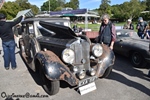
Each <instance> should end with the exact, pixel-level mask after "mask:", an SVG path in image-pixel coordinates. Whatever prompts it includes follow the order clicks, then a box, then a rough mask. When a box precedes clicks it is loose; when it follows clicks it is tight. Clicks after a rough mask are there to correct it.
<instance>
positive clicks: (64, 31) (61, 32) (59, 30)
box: [39, 21, 77, 39]
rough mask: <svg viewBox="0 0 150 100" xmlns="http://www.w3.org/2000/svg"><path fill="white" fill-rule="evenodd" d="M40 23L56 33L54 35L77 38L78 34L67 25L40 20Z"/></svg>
mask: <svg viewBox="0 0 150 100" xmlns="http://www.w3.org/2000/svg"><path fill="white" fill-rule="evenodd" d="M39 24H40V25H41V26H42V27H44V28H46V29H48V30H50V31H53V32H55V33H56V35H55V36H54V37H62V38H69V39H70V38H75V37H77V35H76V34H75V33H74V32H73V31H72V30H71V29H70V28H69V27H67V26H63V25H59V24H54V23H50V22H44V21H40V22H39Z"/></svg>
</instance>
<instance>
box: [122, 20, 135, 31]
mask: <svg viewBox="0 0 150 100" xmlns="http://www.w3.org/2000/svg"><path fill="white" fill-rule="evenodd" d="M123 29H130V30H134V25H133V24H132V20H131V19H128V20H127V23H126V24H125V25H124V26H123Z"/></svg>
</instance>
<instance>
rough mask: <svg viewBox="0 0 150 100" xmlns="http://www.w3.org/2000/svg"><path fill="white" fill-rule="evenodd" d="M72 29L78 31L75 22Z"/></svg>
mask: <svg viewBox="0 0 150 100" xmlns="http://www.w3.org/2000/svg"><path fill="white" fill-rule="evenodd" d="M73 31H74V32H75V33H76V32H78V26H77V24H74V25H73Z"/></svg>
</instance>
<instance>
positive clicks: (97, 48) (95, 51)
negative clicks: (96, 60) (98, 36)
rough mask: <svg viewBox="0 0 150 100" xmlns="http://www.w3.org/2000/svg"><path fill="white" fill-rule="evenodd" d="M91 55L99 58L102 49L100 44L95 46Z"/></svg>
mask: <svg viewBox="0 0 150 100" xmlns="http://www.w3.org/2000/svg"><path fill="white" fill-rule="evenodd" d="M92 53H93V55H94V56H95V57H100V56H101V55H102V54H103V48H102V46H101V45H100V44H95V45H94V46H93V48H92Z"/></svg>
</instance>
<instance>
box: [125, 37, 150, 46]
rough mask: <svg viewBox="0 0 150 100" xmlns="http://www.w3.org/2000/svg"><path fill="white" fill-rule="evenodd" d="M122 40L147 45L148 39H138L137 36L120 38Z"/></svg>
mask: <svg viewBox="0 0 150 100" xmlns="http://www.w3.org/2000/svg"><path fill="white" fill-rule="evenodd" d="M122 40H123V41H126V42H130V43H132V44H137V45H143V46H146V47H148V46H149V40H146V39H138V38H122Z"/></svg>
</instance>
